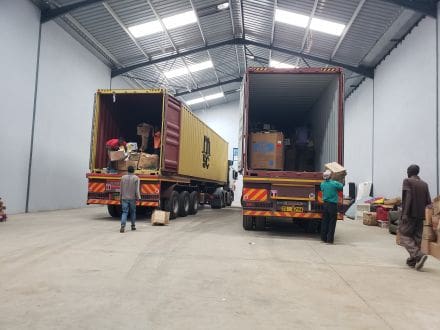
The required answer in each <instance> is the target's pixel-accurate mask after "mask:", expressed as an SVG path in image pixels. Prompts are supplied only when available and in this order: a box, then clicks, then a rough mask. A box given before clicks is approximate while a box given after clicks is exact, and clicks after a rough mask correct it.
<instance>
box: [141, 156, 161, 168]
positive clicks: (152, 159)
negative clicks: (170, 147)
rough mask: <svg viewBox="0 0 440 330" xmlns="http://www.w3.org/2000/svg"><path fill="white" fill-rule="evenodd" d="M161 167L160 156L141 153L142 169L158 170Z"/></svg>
mask: <svg viewBox="0 0 440 330" xmlns="http://www.w3.org/2000/svg"><path fill="white" fill-rule="evenodd" d="M158 168H159V156H158V155H151V154H146V153H141V156H140V158H139V163H138V169H140V170H157V169H158Z"/></svg>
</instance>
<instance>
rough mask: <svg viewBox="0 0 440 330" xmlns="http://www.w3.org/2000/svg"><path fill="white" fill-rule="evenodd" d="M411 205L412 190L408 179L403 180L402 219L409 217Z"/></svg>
mask: <svg viewBox="0 0 440 330" xmlns="http://www.w3.org/2000/svg"><path fill="white" fill-rule="evenodd" d="M410 205H411V188H410V186H409V182H408V179H405V180H403V184H402V218H403V217H408V214H409V208H410Z"/></svg>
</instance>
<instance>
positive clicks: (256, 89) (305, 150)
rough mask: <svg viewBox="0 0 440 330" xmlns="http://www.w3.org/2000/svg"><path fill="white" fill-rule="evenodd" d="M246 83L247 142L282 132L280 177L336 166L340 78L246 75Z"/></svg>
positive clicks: (272, 74) (274, 74) (249, 145)
mask: <svg viewBox="0 0 440 330" xmlns="http://www.w3.org/2000/svg"><path fill="white" fill-rule="evenodd" d="M248 83H249V105H248V106H249V110H248V133H249V134H248V136H250V133H255V132H262V131H278V132H279V131H281V132H283V134H284V138H285V140H284V146H283V149H284V160H285V161H284V170H285V171H316V172H318V171H322V170H323V167H324V164H325V163H327V162H332V161H337V160H338V159H337V157H338V109H339V107H338V105H339V74H302V73H295V74H292V73H264V74H262V73H260V74H258V73H255V74H252V73H251V74H250V75H249V82H248ZM305 135H307V143H304V139H305ZM247 145H248V150H247V154H248V155H250V153H251V152H252V151H251V147H252V146H251V143H248V144H247ZM248 168H250V169H252V167H251V164H250V163H249V157H248Z"/></svg>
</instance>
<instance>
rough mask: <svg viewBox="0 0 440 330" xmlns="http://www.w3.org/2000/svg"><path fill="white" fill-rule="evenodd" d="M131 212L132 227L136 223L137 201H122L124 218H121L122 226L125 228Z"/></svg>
mask: <svg viewBox="0 0 440 330" xmlns="http://www.w3.org/2000/svg"><path fill="white" fill-rule="evenodd" d="M129 211H130V220H131V225H132V226H134V225H135V223H136V200H135V199H123V200H122V216H121V226H124V227H125V224H126V223H127V217H128V212H129Z"/></svg>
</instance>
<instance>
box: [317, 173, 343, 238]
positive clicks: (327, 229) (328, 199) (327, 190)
mask: <svg viewBox="0 0 440 330" xmlns="http://www.w3.org/2000/svg"><path fill="white" fill-rule="evenodd" d="M331 175H332V173H331V172H330V171H329V170H326V171H325V172H324V174H323V178H324V181H323V182H321V191H322V199H323V201H324V212H323V214H322V224H321V240H322V241H323V242H326V243H329V244H333V240H334V236H335V229H336V221H337V215H338V191H341V190H342V189H343V188H344V186H343V185H342V183H340V182H338V181H334V180H330V177H331Z"/></svg>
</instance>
